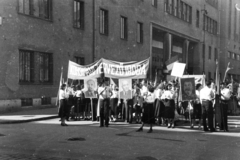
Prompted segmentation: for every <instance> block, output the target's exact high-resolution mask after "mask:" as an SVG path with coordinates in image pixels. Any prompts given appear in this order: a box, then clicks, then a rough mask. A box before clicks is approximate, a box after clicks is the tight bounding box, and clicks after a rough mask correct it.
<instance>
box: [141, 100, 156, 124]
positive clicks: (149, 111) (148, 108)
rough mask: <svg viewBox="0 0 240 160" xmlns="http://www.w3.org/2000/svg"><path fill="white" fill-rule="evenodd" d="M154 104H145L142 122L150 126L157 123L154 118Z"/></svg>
mask: <svg viewBox="0 0 240 160" xmlns="http://www.w3.org/2000/svg"><path fill="white" fill-rule="evenodd" d="M153 104H154V103H143V116H142V122H143V123H148V124H154V123H155V117H154V105H153Z"/></svg>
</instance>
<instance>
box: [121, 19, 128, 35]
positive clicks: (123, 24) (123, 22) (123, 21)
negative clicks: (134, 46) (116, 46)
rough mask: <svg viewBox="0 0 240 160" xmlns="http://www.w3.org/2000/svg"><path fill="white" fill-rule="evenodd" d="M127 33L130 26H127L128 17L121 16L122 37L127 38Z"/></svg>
mask: <svg viewBox="0 0 240 160" xmlns="http://www.w3.org/2000/svg"><path fill="white" fill-rule="evenodd" d="M127 33H128V28H127V18H126V17H122V16H121V39H127V36H128V35H127Z"/></svg>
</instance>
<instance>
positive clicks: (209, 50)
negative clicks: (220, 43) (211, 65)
mask: <svg viewBox="0 0 240 160" xmlns="http://www.w3.org/2000/svg"><path fill="white" fill-rule="evenodd" d="M211 58H212V47H211V46H209V48H208V59H209V60H211Z"/></svg>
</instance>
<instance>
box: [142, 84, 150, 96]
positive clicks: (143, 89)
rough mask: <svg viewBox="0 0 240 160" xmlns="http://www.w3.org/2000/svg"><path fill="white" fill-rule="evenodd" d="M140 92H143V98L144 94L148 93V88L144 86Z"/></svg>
mask: <svg viewBox="0 0 240 160" xmlns="http://www.w3.org/2000/svg"><path fill="white" fill-rule="evenodd" d="M140 92H141V95H142V96H143V95H144V94H146V93H147V92H148V89H147V87H146V86H142V88H141V90H140Z"/></svg>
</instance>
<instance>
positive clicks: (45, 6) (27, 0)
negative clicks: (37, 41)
mask: <svg viewBox="0 0 240 160" xmlns="http://www.w3.org/2000/svg"><path fill="white" fill-rule="evenodd" d="M18 13H21V14H25V15H29V16H33V17H38V18H41V19H45V20H52V0H18Z"/></svg>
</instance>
